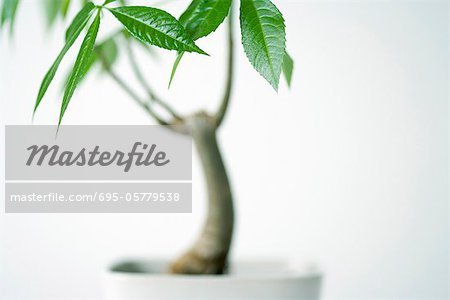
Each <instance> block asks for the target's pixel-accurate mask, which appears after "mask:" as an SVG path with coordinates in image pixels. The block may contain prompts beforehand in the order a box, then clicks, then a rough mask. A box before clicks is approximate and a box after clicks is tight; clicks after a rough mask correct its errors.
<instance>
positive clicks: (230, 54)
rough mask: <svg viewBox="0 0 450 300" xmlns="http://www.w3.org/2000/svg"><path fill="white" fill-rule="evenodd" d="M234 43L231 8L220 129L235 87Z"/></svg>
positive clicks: (218, 112) (219, 113)
mask: <svg viewBox="0 0 450 300" xmlns="http://www.w3.org/2000/svg"><path fill="white" fill-rule="evenodd" d="M233 48H234V41H233V6H231V7H230V15H229V16H228V66H227V78H226V82H225V92H224V95H223V98H222V102H221V104H220V107H219V110H218V111H217V113H216V114H215V116H214V118H215V122H216V127H219V126H220V125H221V124H222V122H223V119H224V118H225V114H226V113H227V109H228V106H229V104H230V98H231V90H232V87H233V75H234V51H233Z"/></svg>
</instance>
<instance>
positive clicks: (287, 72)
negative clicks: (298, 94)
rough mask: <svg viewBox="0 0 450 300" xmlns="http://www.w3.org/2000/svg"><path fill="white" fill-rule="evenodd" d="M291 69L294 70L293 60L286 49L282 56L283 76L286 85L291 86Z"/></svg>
mask: <svg viewBox="0 0 450 300" xmlns="http://www.w3.org/2000/svg"><path fill="white" fill-rule="evenodd" d="M293 71H294V60H293V59H292V57H291V56H290V55H289V53H287V51H286V52H285V54H284V58H283V74H284V78H285V79H286V82H287V85H288V87H291V82H292V73H293Z"/></svg>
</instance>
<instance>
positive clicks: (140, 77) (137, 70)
mask: <svg viewBox="0 0 450 300" xmlns="http://www.w3.org/2000/svg"><path fill="white" fill-rule="evenodd" d="M126 50H127V54H128V58H129V60H130V63H131V67H132V69H133V72H134V74H135V75H136V78H137V79H138V81H139V83H140V84H141V85H142V87H143V88H144V89H145V91H146V92H147V94H148V96H149V97H150V98H151V99H152V100H153V101H154V102H155V103H157V104H159V105H160V106H161V107H163V108H164V109H165V110H166V111H167V112H168V113H169V114H171V115H172V117H174V118H175V119H178V120H182V117H181V116H180V115H179V114H177V113H176V112H175V110H174V109H173V108H172V107H171V106H170V105H168V104H167V102H166V101H164V100H162V99H161V98H159V97H158V96H157V95H156V94H155V92H154V91H153V89H152V88H151V87H150V85H149V84H148V82H147V81H146V80H145V78H144V75H143V74H142V72H141V70H140V68H139V65H138V64H137V62H136V57H135V55H134V52H133V49H132V48H131V43H130V42H129V41H128V40H127V41H126Z"/></svg>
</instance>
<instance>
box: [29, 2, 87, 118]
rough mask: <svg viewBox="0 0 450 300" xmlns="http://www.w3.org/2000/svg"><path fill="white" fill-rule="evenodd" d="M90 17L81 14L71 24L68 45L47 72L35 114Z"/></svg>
mask: <svg viewBox="0 0 450 300" xmlns="http://www.w3.org/2000/svg"><path fill="white" fill-rule="evenodd" d="M91 5H93V4H92V3H88V4H86V6H85V7H84V8H83V9H82V11H83V10H85V9H86V7H87V6H91ZM89 12H90V11H89ZM89 17H90V14H89V13H88V14H84V13H83V14H81V12H80V13H79V14H78V15H77V16H76V17H75V18H74V20H73V21H72V23H71V24H70V26H69V29H70V33H69V34H68V35H67V39H66V44H65V45H64V47H63V49H62V50H61V52H60V53H59V54H58V57H57V58H56V60H55V61H54V62H53V64H52V66H51V67H50V69H49V70H48V71H47V73H46V74H45V76H44V79H43V80H42V83H41V86H40V88H39V92H38V96H37V99H36V104H35V106H34V112H36V110H37V108H38V106H39V104H40V103H41V101H42V98H43V97H44V95H45V93H46V92H47V89H48V87H49V86H50V83H51V82H52V81H53V78H54V77H55V74H56V71H57V70H58V67H59V65H60V64H61V61H62V60H63V58H64V56H65V55H66V53H67V51H69V49H70V47H72V45H73V44H74V43H75V41H76V39H77V38H78V36H79V35H80V33H81V31H82V30H83V28H84V27H85V26H86V24H87V22H88V21H89ZM68 31H69V30H68Z"/></svg>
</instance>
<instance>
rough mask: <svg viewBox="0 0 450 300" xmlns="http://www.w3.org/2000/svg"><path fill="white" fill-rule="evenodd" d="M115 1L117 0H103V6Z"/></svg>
mask: <svg viewBox="0 0 450 300" xmlns="http://www.w3.org/2000/svg"><path fill="white" fill-rule="evenodd" d="M115 1H117V0H105V2H103V6H105V5H108V4H110V3H112V2H115Z"/></svg>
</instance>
